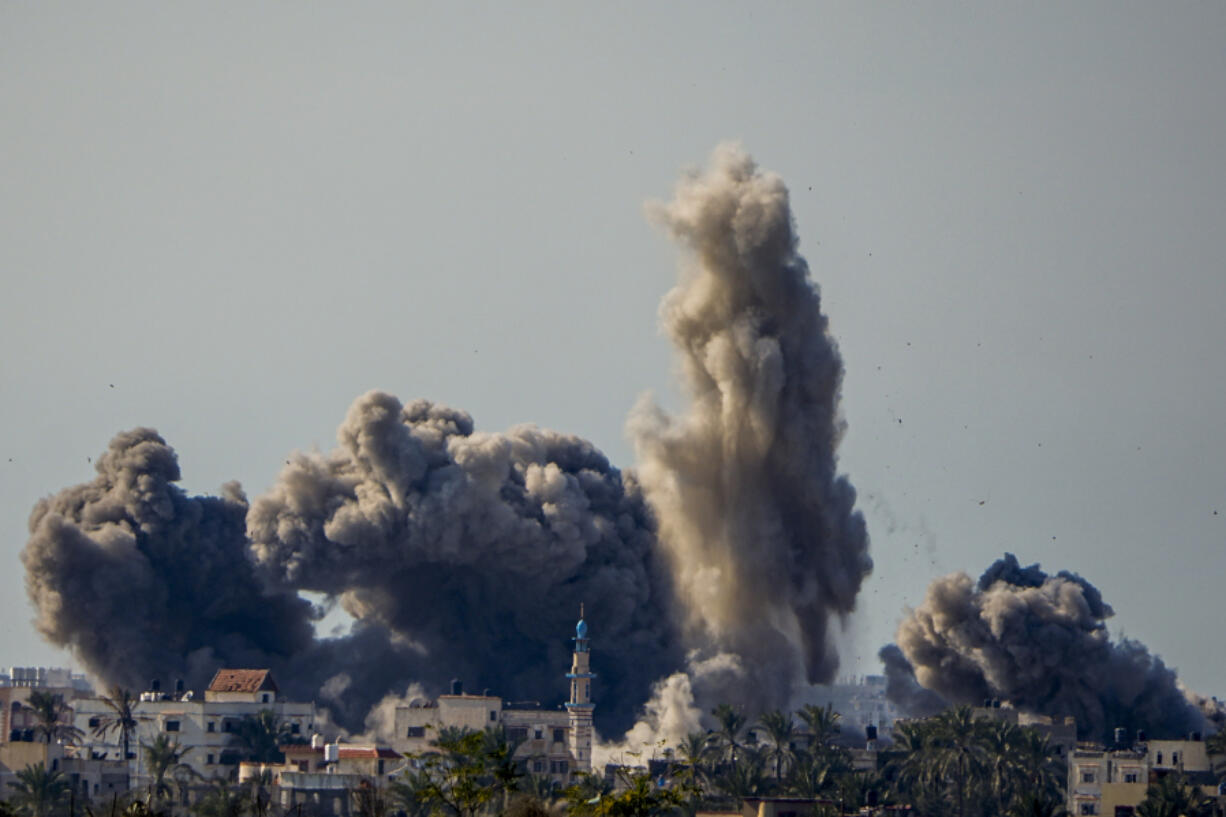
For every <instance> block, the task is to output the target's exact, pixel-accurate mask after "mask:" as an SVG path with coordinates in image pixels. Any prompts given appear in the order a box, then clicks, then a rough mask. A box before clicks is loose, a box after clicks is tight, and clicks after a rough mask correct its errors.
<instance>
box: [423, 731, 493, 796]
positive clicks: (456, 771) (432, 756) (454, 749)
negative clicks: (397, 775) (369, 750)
mask: <svg viewBox="0 0 1226 817" xmlns="http://www.w3.org/2000/svg"><path fill="white" fill-rule="evenodd" d="M483 742H484V736H483V734H482V733H481V732H472V731H462V730H452V729H443V730H440V732H439V735H438V737H437V738H435V740H434V746H435V747H436V749H437V751H434V752H429V753H427V754H425V755H424V756H422V758H421V761H422V772H423V774H424V776H423V778H422V780H421V783H422V785H421V788H420V789H419V791H418V792H417V794H418V796H419V797H420V798H421V800H422V802H423V803H425V804H426V806H427V808H428V809H429V812H430V813H441V814H444V815H450V816H451V817H474V815H476V814H477V813H478V812H479V811H481V810H482V809H483V808H484V807H485V805H486V804H487V803H489V802H490V801H491V800H492V799H493V797H494V790H493V788H492V787H490V786H488V785H486V780H485V779H484V778H485V777H486V764H485V762H484V757H483V755H482V744H483Z"/></svg>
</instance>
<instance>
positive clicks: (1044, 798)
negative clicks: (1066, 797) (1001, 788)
mask: <svg viewBox="0 0 1226 817" xmlns="http://www.w3.org/2000/svg"><path fill="white" fill-rule="evenodd" d="M1005 814H1006V816H1007V817H1068V810H1067V809H1066V808H1065V807H1064V801H1063V800H1061V799H1060V797H1059V795H1052V794H1045V793H1042V792H1029V791H1028V792H1026V793H1024V794H1023V795H1022V796H1021V797H1018V798H1016V799H1015V800H1014V801H1013V804H1012V805H1010V806H1009V810H1008V811H1006V812H1005Z"/></svg>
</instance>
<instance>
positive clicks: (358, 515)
mask: <svg viewBox="0 0 1226 817" xmlns="http://www.w3.org/2000/svg"><path fill="white" fill-rule="evenodd" d="M337 439H338V442H339V447H338V448H337V449H335V450H334V451H332V452H331V453H329V454H326V455H324V454H301V455H297V456H296V457H294V458H293V459H292V461H291V464H290V465H288V466H287V467H286V468H285V469H283V471H282V473H281V476H280V478H279V479H278V481H277V484H276V485H275V486H274V487H273V489H272V490H271V491H270V492H269V493H268V494H266V495H264V496H262V497H259V498H258V499H256V500H255V501H254V502H253V503H252V507H251V510H250V512H249V514H248V516H247V531H248V535H249V536H250V538H251V542H252V545H251V547H252V553H253V555H254V558H255V561H256V564H257V565H258V567H259V569H260V571H261V573H262V575H264V576H265V578H266V579H267V580H268V581H269V583H270V584H271V585H273V586H276V587H284V588H290V589H294V590H311V591H316V592H321V593H325V594H327V595H329V596H331V597H334V598H338V599H339V600H340V603H341V604H342V605H343V607H344V609H345V610H346V611H347V612H348V613H350V614H351V615H353V616H354V617H355V618H356V619H357V620H358V622H359V624H361V625H364V626H377V627H379V628H384V629H386V630H387V631H388V632H389V633H391V634H392V636H393V637H394V638H395V639H397V640H398V641H399V642H401V643H403V644H405V645H408V647H409V648H411V649H412V650H416V651H417V652H418V653H419V654H420V656H421V657H422V660H421V661H420V666H419V667H417V669H416V674H415V675H414V676H410V677H406V678H402V679H400V682H399V688H398V690H397V688H396V687H394V686H392V687H389V686H388V684H387V683H384V682H380V683H376V684H373V685H371V684H369V683H367V679H366V676H365V671H364V670H363V667H364V666H365V665H366V664H367V663H368V661H366V660H364V659H363V657H362V656H361V655H360V654H359V655H356V656H354V657H352V658H351V659H350V661H348V662H334V666H335V667H336V670H335V671H336V672H337V673H338V676H337V678H339V679H341V680H340V681H339V683H340V685H341V688H342V689H343V691H344V697H345V698H347V699H350V700H353V699H356V700H357V701H362V702H364V704H365V706H366V707H369V706H371V705H373V704H374V703H376V702H377V701H379V700H380V698H381V697H382V696H383V695H384V694H385V693H387V692H388V691H392V690H396V691H399V690H403V688H404V686H405V684H407V682H408V681H421V682H423V683H424V684H425V685H426V687H427V688H428V689H432V690H433V691H435V692H437V691H441V690H442V689H443V687H444V685H445V683H446V681H447V679H449V678H451V677H453V676H455V677H459V678H461V679H463V680H465V682H466V683H467V685H468V688H469V689H470V690H471V689H478V690H479V689H481V688H482V687H490V688H491V689H492V690H493V691H495V692H497V693H498V694H500V695H502V696H503V697H504V698H508V699H512V700H543V701H545V702H547V703H548V702H556V701H558V700H561V699H562V695H563V693H564V692H565V689H566V682H565V678H564V677H563V673H564V672H565V671H566V668H567V667H568V666H569V655H570V649H571V645H570V644H569V643H568V642H567V640H566V638H567V635H568V634H569V633H570V632H572V631H573V628H574V622H575V619H576V618H577V616H578V612H579V605H580V603H583V604H585V605H586V610H587V614H588V618H589V620H590V621H591V622H592V628H593V637H594V638H595V639H596V642H595V643H596V644H597V645H598V651H597V653H595V655H596V658H597V664H598V667H597V669H598V672H599V673H600V692H601V694H600V702H601V714H602V716H603V717H604V722H605V723H607V724H611V725H612V728H615V729H618V728H620V729H624V728H625V727H626V726H628V725H629V722H630V719H631V717H632V716H633V714H634V711H635V709H636V707H638V706H639V705H641V704H642V702H643V701H644V700H645V699H646V697H647V694H648V690H649V688H650V686H651V683H652V682H653V681H654V680H655V679H656V678H658V677H660V676H661V675H663V674H666V673H667V672H669V671H672V670H674V669H676V668H677V667H678V666H680V664H681V653H680V650H679V646H678V642H677V630H676V627H675V626H674V625H673V623H672V621H673V616H672V613H671V606H670V599H671V592H670V581H669V578H668V575H667V572H666V571H665V570H664V569H663V568H664V566H663V565H661V564H660V563H659V561H658V560H657V559H656V558H655V556H654V549H655V533H654V529H653V524H652V521H651V518H650V514H649V513H648V510H647V508H646V506H645V505H644V503H643V501H642V498H641V496H640V495H639V492H638V489H637V486H636V484H635V483H634V481H633V479H632V478H631V477H630V476H624V475H623V474H621V473H620V472H619V471H618V470H617V469H615V468H612V467H611V466H610V465H609V463H608V461H607V459H606V458H605V457H604V455H603V454H601V453H600V452H599V451H598V450H597V449H596V448H595V447H593V446H592V445H591V444H590V443H588V442H586V441H585V440H582V439H580V438H578V437H575V436H572V435H567V434H560V433H557V432H552V431H546V430H542V429H539V428H536V427H533V426H519V427H517V428H513V429H511V430H510V431H508V432H506V433H505V434H490V433H479V432H476V431H474V428H473V422H472V419H471V417H469V415H467V414H466V413H464V412H461V411H457V410H454V409H450V408H446V407H444V406H440V405H437V404H434V403H430V402H427V401H424V400H418V401H416V402H412V403H409V404H408V405H402V404H401V403H400V402H399V401H398V400H397V399H396V398H395V397H392V396H391V395H389V394H385V393H382V392H370V393H369V394H366V395H364V396H363V397H360V398H359V399H358V400H357V401H356V402H355V403H354V404H353V406H352V408H351V409H350V411H349V414H348V417H347V418H346V420H345V422H344V423H343V424H342V426H341V427H340V429H339V431H338V432H337ZM340 673H343V676H342V675H340Z"/></svg>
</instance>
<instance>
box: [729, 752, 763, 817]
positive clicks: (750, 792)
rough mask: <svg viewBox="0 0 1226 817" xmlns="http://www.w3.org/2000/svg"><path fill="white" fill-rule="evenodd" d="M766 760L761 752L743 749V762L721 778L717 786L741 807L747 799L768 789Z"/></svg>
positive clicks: (730, 768)
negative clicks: (741, 803)
mask: <svg viewBox="0 0 1226 817" xmlns="http://www.w3.org/2000/svg"><path fill="white" fill-rule="evenodd" d="M765 766H766V760H765V758H763V756H762V753H761V752H755V751H754V750H752V749H748V748H744V747H742V754H741V762H740V763H738V764H735V765H733V766H731V767H729V769H728V770H727V771H726V772H725V773H724V774H722V775H720V776H719V779H718V783H717V785H718V786H719V788H720V789H722V790H723V792H724V793H725V794H727V795H728V796H729V797H731V798H732V799H733V800H735V801H736V802H737V804H738V805H739V804H740V802H741V801H742V800H744V799H745V798H746V797H753V796H754V795H756V794H762V793H763V791H764V790H765V789H766V785H767V783H766V781H767V778H766V774H765Z"/></svg>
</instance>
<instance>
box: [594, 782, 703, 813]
mask: <svg viewBox="0 0 1226 817" xmlns="http://www.w3.org/2000/svg"><path fill="white" fill-rule="evenodd" d="M621 783H622V787H623V788H622V791H620V792H619V793H617V794H603V793H602V794H599V795H597V796H596V797H595V798H593V799H589V800H582V799H577V798H578V797H581V796H582V795H581V794H573V793H572V794H571V796H570V811H571V814H573V815H577V817H659V815H665V814H673V813H674V812H676V811H677V810H678V809H679V807H680V806H681V804H682V802H683V796H682V794H681V793H680V792H678V791H676V790H674V789H665V788H657V787H656V785H655V784H654V783H653V782H652V780H651V776H650V775H646V774H628V775H624V776H623V778H622V781H621Z"/></svg>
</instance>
